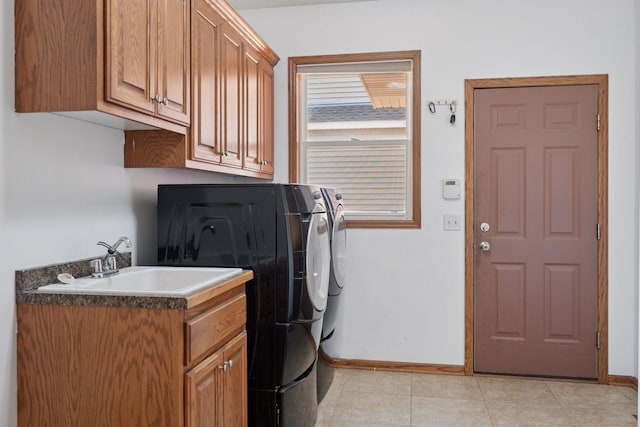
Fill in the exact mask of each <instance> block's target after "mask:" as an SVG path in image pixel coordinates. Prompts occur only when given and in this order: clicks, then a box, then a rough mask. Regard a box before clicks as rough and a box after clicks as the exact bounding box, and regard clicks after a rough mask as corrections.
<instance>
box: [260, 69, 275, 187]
mask: <svg viewBox="0 0 640 427" xmlns="http://www.w3.org/2000/svg"><path fill="white" fill-rule="evenodd" d="M260 65H261V66H260V70H259V71H260V91H259V93H260V133H259V136H258V141H259V143H258V145H259V146H260V160H261V172H263V173H267V174H271V175H273V160H274V159H273V157H274V155H273V150H274V145H273V67H271V65H269V63H267V62H266V61H262V62H261V64H260Z"/></svg>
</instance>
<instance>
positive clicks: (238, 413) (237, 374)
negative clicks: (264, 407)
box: [222, 332, 248, 427]
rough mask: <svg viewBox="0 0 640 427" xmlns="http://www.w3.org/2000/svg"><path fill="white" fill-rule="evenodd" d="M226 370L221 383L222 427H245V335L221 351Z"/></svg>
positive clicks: (246, 420) (232, 341)
mask: <svg viewBox="0 0 640 427" xmlns="http://www.w3.org/2000/svg"><path fill="white" fill-rule="evenodd" d="M222 353H223V356H224V360H225V361H226V362H227V366H228V368H227V370H226V371H225V373H224V379H223V382H222V387H223V392H222V408H223V409H222V411H223V418H224V421H223V423H222V425H223V426H237V427H246V426H247V424H248V419H247V414H248V409H247V387H248V382H247V381H248V380H247V334H246V333H244V332H243V333H242V334H240V335H238V336H237V337H236V338H234V339H233V340H231V342H229V344H227V345H226V346H225V348H224V349H223V350H222Z"/></svg>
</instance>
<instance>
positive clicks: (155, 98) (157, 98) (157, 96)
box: [151, 94, 162, 102]
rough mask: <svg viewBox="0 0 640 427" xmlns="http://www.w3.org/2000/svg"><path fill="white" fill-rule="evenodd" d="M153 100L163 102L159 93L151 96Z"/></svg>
mask: <svg viewBox="0 0 640 427" xmlns="http://www.w3.org/2000/svg"><path fill="white" fill-rule="evenodd" d="M151 101H152V102H162V101H161V100H160V95H158V94H156V96H154V97H153V98H151Z"/></svg>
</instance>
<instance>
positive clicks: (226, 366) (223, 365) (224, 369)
mask: <svg viewBox="0 0 640 427" xmlns="http://www.w3.org/2000/svg"><path fill="white" fill-rule="evenodd" d="M218 369H222V370H223V371H225V372H227V370H228V369H229V362H224V363H223V364H222V365H218Z"/></svg>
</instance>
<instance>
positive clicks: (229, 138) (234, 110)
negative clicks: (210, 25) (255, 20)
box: [220, 26, 242, 167]
mask: <svg viewBox="0 0 640 427" xmlns="http://www.w3.org/2000/svg"><path fill="white" fill-rule="evenodd" d="M221 43H222V45H221V51H222V61H223V62H222V63H221V64H220V72H221V76H222V86H221V96H222V117H223V118H222V123H221V126H222V146H223V152H222V160H221V161H222V163H223V164H225V165H228V166H238V167H241V166H242V149H241V142H242V134H241V133H242V43H241V37H240V35H239V34H238V33H237V32H236V31H235V30H234V29H233V28H231V27H228V26H225V27H223V34H222V37H221Z"/></svg>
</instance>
